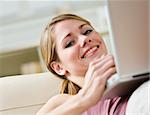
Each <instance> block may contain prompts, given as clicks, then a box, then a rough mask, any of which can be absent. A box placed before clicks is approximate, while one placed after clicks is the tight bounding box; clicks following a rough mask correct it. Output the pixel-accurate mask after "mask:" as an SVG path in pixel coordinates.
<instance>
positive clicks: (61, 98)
mask: <svg viewBox="0 0 150 115" xmlns="http://www.w3.org/2000/svg"><path fill="white" fill-rule="evenodd" d="M71 97H72V96H71V95H69V94H58V95H55V96H53V97H52V98H50V99H49V100H48V102H47V103H46V104H45V105H44V106H43V107H42V108H41V109H40V110H39V112H38V113H37V114H36V115H41V114H44V113H47V112H49V111H52V110H53V109H55V108H56V107H58V106H60V105H62V104H63V103H64V102H65V101H67V100H68V99H69V98H71Z"/></svg>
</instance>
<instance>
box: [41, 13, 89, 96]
mask: <svg viewBox="0 0 150 115" xmlns="http://www.w3.org/2000/svg"><path fill="white" fill-rule="evenodd" d="M68 19H75V20H80V21H83V22H86V23H87V24H88V25H90V26H91V24H90V22H89V21H87V20H85V19H84V18H82V17H80V16H77V15H74V14H61V15H58V16H56V17H54V18H53V19H52V20H51V22H50V23H49V24H48V25H47V26H46V28H45V30H44V33H43V35H42V38H41V42H40V48H41V53H42V56H43V59H44V61H45V63H46V66H47V68H48V70H49V71H50V72H52V73H53V74H55V75H56V76H58V77H60V78H62V79H64V81H63V83H62V88H61V91H60V92H61V93H68V94H71V95H74V94H77V93H78V91H79V90H80V87H79V86H78V85H76V84H74V83H73V82H71V81H69V80H68V79H67V78H66V77H65V76H60V75H58V74H57V73H56V72H55V71H54V70H53V69H52V68H51V66H50V64H51V62H53V61H59V57H58V55H57V52H56V44H55V39H54V36H52V28H53V27H54V26H55V24H57V23H58V22H61V21H64V20H68Z"/></svg>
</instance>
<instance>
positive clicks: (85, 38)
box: [80, 35, 92, 47]
mask: <svg viewBox="0 0 150 115" xmlns="http://www.w3.org/2000/svg"><path fill="white" fill-rule="evenodd" d="M91 41H92V40H91V39H90V37H88V36H85V35H80V46H81V47H84V46H86V45H87V44H88V43H89V42H91Z"/></svg>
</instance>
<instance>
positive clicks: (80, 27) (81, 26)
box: [61, 23, 88, 42]
mask: <svg viewBox="0 0 150 115" xmlns="http://www.w3.org/2000/svg"><path fill="white" fill-rule="evenodd" d="M85 25H88V24H87V23H84V24H81V25H80V26H79V27H78V28H79V29H82V28H83V26H85ZM70 35H71V33H68V34H67V35H65V36H64V37H63V38H62V40H61V42H62V41H63V40H64V39H65V38H67V37H68V36H70Z"/></svg>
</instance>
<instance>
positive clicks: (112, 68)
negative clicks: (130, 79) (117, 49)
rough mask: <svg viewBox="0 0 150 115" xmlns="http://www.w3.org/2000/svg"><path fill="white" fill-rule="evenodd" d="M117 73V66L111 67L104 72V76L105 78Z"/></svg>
mask: <svg viewBox="0 0 150 115" xmlns="http://www.w3.org/2000/svg"><path fill="white" fill-rule="evenodd" d="M115 73H116V67H111V68H109V69H108V70H107V71H106V72H105V73H104V74H103V77H104V79H105V78H106V79H109V78H110V77H111V76H112V75H113V74H115Z"/></svg>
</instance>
